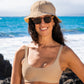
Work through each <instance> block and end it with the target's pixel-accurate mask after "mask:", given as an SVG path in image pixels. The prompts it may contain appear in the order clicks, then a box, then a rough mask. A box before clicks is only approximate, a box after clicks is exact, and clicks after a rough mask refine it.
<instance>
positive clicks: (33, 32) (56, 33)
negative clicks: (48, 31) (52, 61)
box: [28, 16, 65, 45]
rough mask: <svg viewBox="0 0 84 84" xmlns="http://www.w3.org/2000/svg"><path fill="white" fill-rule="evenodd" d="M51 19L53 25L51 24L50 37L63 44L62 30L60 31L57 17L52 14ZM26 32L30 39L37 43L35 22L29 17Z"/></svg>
mask: <svg viewBox="0 0 84 84" xmlns="http://www.w3.org/2000/svg"><path fill="white" fill-rule="evenodd" d="M53 20H54V22H55V25H54V26H53V30H52V38H53V40H54V41H56V42H58V43H60V44H62V45H65V43H64V37H63V34H62V31H61V27H60V25H59V22H58V19H57V18H56V17H55V16H54V18H53ZM28 32H29V34H30V35H31V37H32V40H33V41H34V42H35V43H39V41H38V40H39V39H38V33H37V32H36V30H35V24H34V22H33V21H32V19H31V18H29V26H28Z"/></svg>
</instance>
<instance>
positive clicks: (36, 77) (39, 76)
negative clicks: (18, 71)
mask: <svg viewBox="0 0 84 84" xmlns="http://www.w3.org/2000/svg"><path fill="white" fill-rule="evenodd" d="M62 48H63V46H62V45H61V47H60V49H59V52H58V55H57V58H56V60H55V62H54V63H53V64H52V65H50V66H48V67H45V68H36V67H32V66H31V65H29V64H28V56H27V49H28V47H26V49H25V58H24V62H23V63H22V76H23V79H24V82H47V83H59V79H60V77H61V74H62V71H61V68H60V64H59V56H60V54H61V51H62Z"/></svg>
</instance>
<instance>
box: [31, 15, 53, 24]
mask: <svg viewBox="0 0 84 84" xmlns="http://www.w3.org/2000/svg"><path fill="white" fill-rule="evenodd" d="M46 17H50V18H49V19H50V21H48V22H47V21H46V20H45V18H46ZM52 18H54V16H53V15H52V16H44V17H37V18H31V19H32V20H33V22H34V23H35V24H41V22H42V19H43V20H44V22H45V23H50V22H51V19H52ZM35 19H37V20H39V21H38V22H36V21H34V20H35Z"/></svg>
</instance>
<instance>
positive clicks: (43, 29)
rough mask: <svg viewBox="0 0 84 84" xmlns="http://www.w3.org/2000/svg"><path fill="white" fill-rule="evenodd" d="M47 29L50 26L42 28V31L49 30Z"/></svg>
mask: <svg viewBox="0 0 84 84" xmlns="http://www.w3.org/2000/svg"><path fill="white" fill-rule="evenodd" d="M47 29H48V27H45V28H40V30H41V31H45V30H47Z"/></svg>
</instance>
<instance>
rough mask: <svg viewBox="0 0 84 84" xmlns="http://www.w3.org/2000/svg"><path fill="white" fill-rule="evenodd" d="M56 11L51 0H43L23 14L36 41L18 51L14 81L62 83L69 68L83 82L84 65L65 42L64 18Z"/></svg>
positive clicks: (13, 83) (13, 71)
mask: <svg viewBox="0 0 84 84" xmlns="http://www.w3.org/2000/svg"><path fill="white" fill-rule="evenodd" d="M55 12H56V11H55V7H54V6H53V4H52V3H51V2H48V1H45V0H41V1H37V2H36V3H34V4H33V5H32V7H31V13H30V15H29V16H28V17H25V18H24V20H25V21H26V22H27V23H29V28H28V31H29V33H30V35H31V37H32V40H33V41H32V42H31V43H30V44H28V46H23V47H21V48H20V49H19V50H18V51H17V52H16V55H15V59H14V64H13V70H12V77H11V84H59V79H60V77H61V74H62V71H64V70H65V69H66V68H70V69H71V70H72V71H73V72H74V73H75V74H76V75H77V76H78V77H79V78H80V79H81V80H82V81H83V82H84V65H83V64H82V62H81V61H80V60H79V58H78V57H77V56H76V54H75V53H74V52H73V51H72V50H71V49H70V48H69V47H68V46H66V45H65V43H64V38H63V35H62V32H61V29H60V25H59V23H60V22H61V20H60V19H58V17H57V16H56V15H55ZM80 73H81V74H80Z"/></svg>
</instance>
